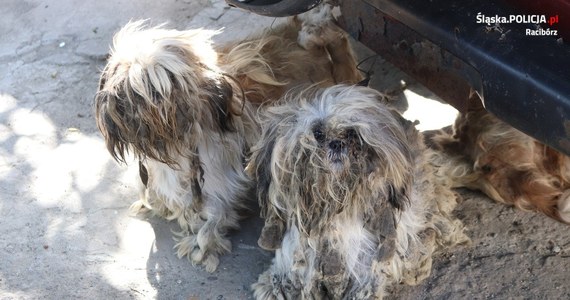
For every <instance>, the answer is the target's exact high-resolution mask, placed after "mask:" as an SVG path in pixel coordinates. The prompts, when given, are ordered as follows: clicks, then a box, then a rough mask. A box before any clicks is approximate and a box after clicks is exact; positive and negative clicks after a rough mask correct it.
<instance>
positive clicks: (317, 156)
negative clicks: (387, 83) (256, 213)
mask: <svg viewBox="0 0 570 300" xmlns="http://www.w3.org/2000/svg"><path fill="white" fill-rule="evenodd" d="M382 101H383V99H382V96H381V95H380V94H379V93H377V92H375V91H374V90H372V89H368V88H362V87H354V86H352V87H350V86H343V85H339V86H333V87H330V88H327V89H318V90H311V91H306V92H302V93H300V94H295V95H290V97H289V98H287V99H285V101H284V105H282V106H276V107H271V108H269V109H268V110H267V111H266V112H265V116H264V117H265V121H264V123H263V126H262V128H263V133H262V137H261V140H260V142H259V143H258V144H257V145H256V146H254V148H253V149H252V158H251V161H250V163H249V165H248V172H249V173H250V174H251V175H252V176H254V177H255V178H256V179H257V182H258V198H259V201H260V206H261V207H262V214H263V216H264V217H265V227H264V228H263V231H262V235H261V237H260V240H259V243H260V246H262V247H264V248H270V249H277V250H276V257H275V259H274V261H273V265H272V266H271V267H270V268H269V270H267V271H266V272H265V273H263V274H262V275H261V276H260V278H259V280H258V283H256V284H254V285H253V288H254V293H255V296H256V297H257V298H258V299H296V298H299V297H300V298H302V299H313V298H314V299H369V298H374V297H378V298H379V297H382V295H383V291H384V287H385V285H386V284H389V283H392V282H398V281H404V282H406V283H409V284H415V283H417V281H419V280H421V279H423V278H425V277H426V276H427V275H428V274H429V272H430V268H431V256H432V254H433V252H434V250H435V249H436V245H447V246H449V245H452V244H455V243H458V242H463V241H466V240H467V238H466V237H465V235H464V234H463V233H462V225H461V223H460V222H459V221H457V220H453V218H452V217H450V212H451V210H452V209H453V208H454V206H455V203H456V199H455V196H454V194H453V193H452V192H451V191H450V190H449V188H447V187H445V186H443V185H442V181H441V180H439V179H437V177H436V174H435V173H434V170H433V166H431V164H430V161H429V160H430V159H431V152H430V151H429V150H427V149H426V148H425V146H424V145H423V142H422V138H421V135H420V134H419V133H418V132H417V131H416V130H415V128H414V127H413V124H411V123H410V122H407V121H405V120H404V119H402V118H401V117H400V116H399V115H398V114H397V113H395V112H392V111H390V110H389V109H387V108H386V107H385V106H384V105H383V104H382V103H381V102H382ZM436 241H437V243H436Z"/></svg>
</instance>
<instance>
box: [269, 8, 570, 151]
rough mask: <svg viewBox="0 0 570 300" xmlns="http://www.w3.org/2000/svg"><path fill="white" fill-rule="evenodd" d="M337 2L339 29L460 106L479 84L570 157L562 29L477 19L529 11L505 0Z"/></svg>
mask: <svg viewBox="0 0 570 300" xmlns="http://www.w3.org/2000/svg"><path fill="white" fill-rule="evenodd" d="M557 1H562V3H565V2H564V1H567V0H557ZM307 2H311V3H312V2H314V1H309V0H307ZM337 2H338V3H339V4H340V7H341V12H342V16H341V19H340V20H339V22H340V25H341V27H343V28H344V29H345V30H346V31H347V32H348V33H349V34H350V35H352V36H353V37H354V38H355V39H356V40H358V41H360V42H361V43H363V44H364V45H366V46H368V47H369V48H371V49H372V50H374V51H376V52H377V53H378V54H380V55H381V56H382V57H384V58H385V59H386V60H388V61H390V62H392V63H393V64H394V65H396V66H397V67H399V68H401V69H402V70H403V71H404V72H406V73H408V74H409V75H411V76H412V77H414V78H415V79H417V80H418V81H419V82H421V83H422V84H424V85H425V86H426V87H427V88H429V89H431V90H432V91H433V92H434V93H435V94H437V95H438V96H440V97H441V98H442V99H443V100H445V101H446V102H448V103H450V104H451V105H453V106H454V107H455V108H457V109H458V110H459V111H465V109H466V108H467V104H468V98H469V93H470V91H471V90H475V91H476V92H477V93H478V94H479V95H480V96H481V98H482V99H483V101H484V105H485V108H486V109H487V110H488V111H490V112H492V113H493V114H495V115H496V116H497V117H499V118H500V119H502V120H503V121H505V122H507V123H508V124H510V125H512V126H513V127H515V128H517V129H519V130H521V131H523V132H525V133H527V134H529V135H530V136H533V137H534V138H536V139H538V140H540V141H542V142H544V143H546V144H548V145H550V146H552V147H554V148H556V149H558V150H560V151H562V152H564V153H566V154H568V155H570V139H569V135H570V46H569V45H568V44H565V43H564V42H562V39H561V38H560V37H561V33H560V32H557V34H558V35H557V36H552V35H545V36H536V35H527V29H530V30H537V29H539V28H538V27H537V26H536V25H535V24H529V23H526V22H524V23H525V24H523V23H517V22H513V23H508V24H487V23H485V22H483V23H480V22H478V14H479V16H484V17H495V16H504V17H508V16H510V15H523V13H521V12H520V11H516V10H515V9H514V8H512V7H511V6H509V5H507V4H505V3H504V2H501V1H491V0H476V1H475V0H463V1H462V0H431V1H418V0H340V1H337ZM562 9H563V8H561V11H560V15H559V17H558V18H559V19H558V22H559V23H563V22H565V24H564V25H567V24H568V22H570V16H568V18H566V19H564V18H565V17H566V16H567V15H568V12H566V11H562ZM554 10H555V9H554ZM266 15H271V14H270V13H266ZM526 15H527V16H528V14H526ZM550 17H551V16H550V15H548V16H546V18H550ZM560 18H561V19H560ZM557 25H559V27H560V28H562V27H563V26H560V24H557ZM540 27H541V28H542V30H547V29H548V30H552V28H551V27H549V25H548V24H540ZM533 32H534V31H533ZM566 34H567V32H566Z"/></svg>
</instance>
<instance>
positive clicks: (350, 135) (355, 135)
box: [346, 129, 358, 140]
mask: <svg viewBox="0 0 570 300" xmlns="http://www.w3.org/2000/svg"><path fill="white" fill-rule="evenodd" d="M346 138H347V139H349V140H353V139H358V133H356V130H354V129H349V130H347V131H346Z"/></svg>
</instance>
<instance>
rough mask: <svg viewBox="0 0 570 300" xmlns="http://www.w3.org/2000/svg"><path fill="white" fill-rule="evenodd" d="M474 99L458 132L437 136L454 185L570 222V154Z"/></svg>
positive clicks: (456, 128)
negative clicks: (524, 131) (511, 124)
mask: <svg viewBox="0 0 570 300" xmlns="http://www.w3.org/2000/svg"><path fill="white" fill-rule="evenodd" d="M470 101H471V103H472V106H471V108H470V109H469V110H468V111H467V113H465V114H461V115H459V116H458V118H457V120H456V122H455V125H454V132H453V133H452V134H446V133H443V134H440V135H437V136H435V137H434V142H435V145H436V147H439V148H440V150H442V151H443V153H445V154H446V155H448V156H449V157H448V159H449V160H450V163H449V164H447V166H448V167H449V169H447V170H442V172H444V173H446V174H447V176H448V177H449V179H450V180H451V181H452V185H454V186H455V187H466V188H470V189H475V190H480V191H482V192H483V193H485V194H486V195H487V196H488V197H490V198H491V199H493V200H495V201H498V202H501V203H505V204H509V205H514V206H516V207H517V208H520V209H523V210H529V211H538V212H541V213H543V214H545V215H547V216H549V217H551V218H554V219H556V220H558V221H561V222H564V223H570V157H568V156H566V155H564V154H562V153H560V152H558V151H556V150H554V149H552V148H551V147H549V146H546V145H544V144H542V143H540V142H538V141H537V140H535V139H533V138H531V137H530V136H528V135H526V134H524V133H522V132H520V131H518V130H517V129H515V128H513V127H512V126H510V125H508V124H506V123H504V122H502V121H500V120H499V119H497V118H496V117H495V116H493V115H492V114H490V113H489V112H487V111H486V110H485V108H484V107H483V106H482V104H481V102H480V100H479V98H478V96H476V95H475V94H474V95H473V97H472V99H470Z"/></svg>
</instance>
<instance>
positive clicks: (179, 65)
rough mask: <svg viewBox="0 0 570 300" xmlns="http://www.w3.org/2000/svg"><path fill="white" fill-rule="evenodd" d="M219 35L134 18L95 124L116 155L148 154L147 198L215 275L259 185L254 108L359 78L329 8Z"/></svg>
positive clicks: (112, 62)
mask: <svg viewBox="0 0 570 300" xmlns="http://www.w3.org/2000/svg"><path fill="white" fill-rule="evenodd" d="M216 33H217V32H216V31H210V30H204V29H195V30H185V31H179V30H171V29H164V28H162V27H154V28H149V27H145V25H144V22H141V21H139V22H132V23H129V24H127V25H126V26H125V27H124V28H123V29H121V30H120V31H119V32H118V33H117V34H116V35H115V37H114V39H113V47H112V51H111V55H110V58H109V60H108V63H107V66H106V67H105V69H104V71H103V73H102V75H101V79H100V82H99V90H98V92H97V95H96V97H95V109H96V119H97V125H98V127H99V129H100V131H101V132H102V134H103V136H104V138H105V142H106V144H107V148H108V150H109V152H110V153H111V155H112V156H113V157H114V158H115V159H116V160H117V161H119V162H125V157H126V155H127V153H129V152H130V153H133V154H134V155H135V157H137V158H138V159H139V160H140V163H139V167H140V175H141V176H140V177H141V179H142V182H143V183H144V186H143V187H142V189H141V190H142V192H141V194H142V196H141V201H139V202H137V203H135V204H134V205H133V209H134V210H139V209H151V210H152V211H153V212H155V213H156V214H158V215H160V216H162V217H165V218H166V219H169V220H177V221H178V224H180V226H181V228H182V236H181V238H180V239H179V242H178V244H177V245H176V248H177V252H178V255H179V257H182V256H185V255H188V257H189V258H190V259H191V261H192V262H193V263H196V264H203V265H204V266H205V268H206V270H207V271H209V272H213V271H214V270H215V269H216V268H217V266H218V263H219V259H218V256H219V255H220V254H223V253H227V252H229V251H230V250H231V243H230V241H229V239H228V238H227V236H226V235H227V232H228V231H229V230H231V229H235V228H237V227H238V217H239V214H238V211H240V210H242V209H243V208H244V207H245V206H246V198H247V196H248V192H249V191H250V190H251V188H252V187H253V185H252V183H251V180H250V179H249V178H248V177H247V176H246V174H245V173H244V164H245V155H246V153H247V152H248V151H249V149H250V147H251V145H253V144H254V143H255V142H256V141H257V140H258V137H259V125H258V124H257V122H256V120H255V112H256V108H257V106H258V105H261V104H267V103H268V102H269V103H270V102H272V101H274V100H276V99H278V98H279V97H281V95H282V94H283V93H284V92H285V91H287V90H288V89H289V88H290V87H293V86H296V85H297V84H299V83H303V84H306V83H315V84H320V85H325V86H327V85H332V84H335V83H340V82H347V83H354V82H358V81H359V80H361V75H360V73H359V72H358V70H357V69H356V61H355V59H354V57H353V54H352V50H351V48H350V46H349V44H348V40H347V37H346V35H345V33H344V32H342V31H341V30H340V29H339V28H338V27H336V26H335V25H334V24H333V22H332V21H331V19H330V6H323V7H321V8H319V9H317V10H315V11H311V12H309V13H307V14H305V15H302V16H298V17H294V18H292V19H290V20H289V22H287V23H286V24H283V25H280V26H276V27H275V28H272V29H270V30H267V31H266V32H264V33H263V34H260V35H258V36H256V37H253V38H250V39H248V40H245V41H240V42H236V43H232V44H226V45H221V46H215V45H213V42H212V40H211V38H212V36H213V35H215V34H216Z"/></svg>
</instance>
